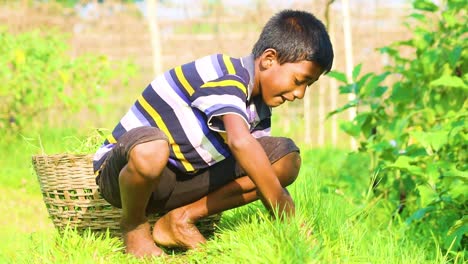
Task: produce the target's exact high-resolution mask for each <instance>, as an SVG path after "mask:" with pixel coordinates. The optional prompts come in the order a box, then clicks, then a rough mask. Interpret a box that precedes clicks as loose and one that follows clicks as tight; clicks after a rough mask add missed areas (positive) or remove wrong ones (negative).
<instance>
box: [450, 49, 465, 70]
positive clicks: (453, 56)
mask: <svg viewBox="0 0 468 264" xmlns="http://www.w3.org/2000/svg"><path fill="white" fill-rule="evenodd" d="M461 53H462V47H461V46H459V45H457V46H456V47H455V48H454V49H453V50H452V52H450V53H449V55H448V61H449V63H450V66H451V67H455V66H456V63H457V61H458V60H459V59H460V56H461Z"/></svg>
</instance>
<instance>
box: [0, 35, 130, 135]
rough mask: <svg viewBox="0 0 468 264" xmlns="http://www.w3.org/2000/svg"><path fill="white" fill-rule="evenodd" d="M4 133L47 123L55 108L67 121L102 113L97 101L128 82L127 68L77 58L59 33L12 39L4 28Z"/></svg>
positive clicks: (0, 59) (0, 85)
mask: <svg viewBox="0 0 468 264" xmlns="http://www.w3.org/2000/svg"><path fill="white" fill-rule="evenodd" d="M0 54H2V56H0V100H1V102H2V104H1V105H0V130H1V131H3V132H5V133H6V134H17V133H18V132H22V131H24V130H26V129H32V128H33V127H34V125H35V124H38V123H42V122H46V121H47V113H50V111H51V110H52V109H53V110H55V111H58V112H59V113H60V115H61V116H62V117H65V116H66V114H67V113H76V112H78V111H79V110H82V109H89V110H92V111H98V110H99V104H98V103H97V99H99V98H101V97H103V96H104V95H105V91H106V86H107V85H109V86H110V85H111V84H115V79H116V77H117V76H118V79H117V80H126V78H128V77H129V76H130V75H131V74H132V71H131V68H130V67H129V65H128V64H123V63H112V62H111V61H109V60H108V59H107V58H106V57H104V56H96V55H84V56H77V57H72V56H71V55H70V54H69V50H68V46H67V44H66V37H65V36H64V35H62V34H60V33H55V32H53V31H51V32H41V31H32V32H25V33H21V34H17V35H15V34H11V33H9V32H8V31H7V30H6V29H1V28H0Z"/></svg>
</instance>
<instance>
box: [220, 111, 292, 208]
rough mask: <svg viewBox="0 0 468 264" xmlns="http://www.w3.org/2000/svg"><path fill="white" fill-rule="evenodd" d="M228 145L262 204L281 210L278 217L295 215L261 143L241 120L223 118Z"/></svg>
mask: <svg viewBox="0 0 468 264" xmlns="http://www.w3.org/2000/svg"><path fill="white" fill-rule="evenodd" d="M223 122H224V127H225V129H226V133H227V144H228V146H229V148H230V149H231V151H232V153H233V155H234V157H235V158H236V160H237V162H239V164H240V166H241V167H242V168H243V169H244V170H245V171H246V173H247V175H248V176H249V177H250V179H251V180H252V181H253V182H254V184H255V186H256V187H257V190H258V191H259V193H260V196H261V199H262V201H263V204H264V205H265V206H266V207H267V208H268V209H269V210H270V211H274V209H278V214H279V216H282V215H283V214H284V213H286V215H292V214H294V202H293V201H292V199H291V197H290V196H289V194H288V193H287V192H285V191H284V190H283V187H282V186H281V183H280V181H279V180H278V177H277V176H276V174H275V171H274V170H273V168H272V166H271V163H270V160H269V159H268V157H267V155H266V153H265V151H264V150H263V148H262V146H261V145H260V143H258V141H257V140H256V139H255V138H254V137H253V136H252V135H251V134H250V131H249V128H248V127H247V124H246V122H245V121H244V119H243V118H242V117H240V116H239V115H236V114H226V115H224V116H223Z"/></svg>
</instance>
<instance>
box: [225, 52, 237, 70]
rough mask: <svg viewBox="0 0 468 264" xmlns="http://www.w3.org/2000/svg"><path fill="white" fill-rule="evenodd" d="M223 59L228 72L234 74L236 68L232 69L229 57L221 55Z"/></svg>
mask: <svg viewBox="0 0 468 264" xmlns="http://www.w3.org/2000/svg"><path fill="white" fill-rule="evenodd" d="M223 61H224V64H225V65H226V69H227V71H228V74H236V70H235V69H234V65H232V61H231V59H230V58H229V57H228V56H226V55H223Z"/></svg>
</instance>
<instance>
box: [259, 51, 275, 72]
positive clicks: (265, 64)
mask: <svg viewBox="0 0 468 264" xmlns="http://www.w3.org/2000/svg"><path fill="white" fill-rule="evenodd" d="M277 56H278V53H277V52H276V50H275V49H266V50H265V51H264V52H263V54H262V56H261V65H262V68H264V69H268V68H270V67H271V66H272V65H273V64H274V63H276V62H277Z"/></svg>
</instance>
